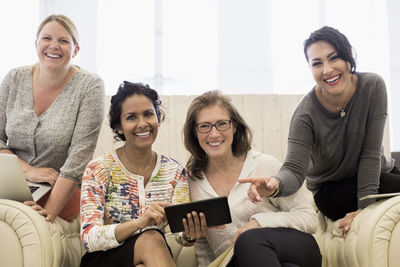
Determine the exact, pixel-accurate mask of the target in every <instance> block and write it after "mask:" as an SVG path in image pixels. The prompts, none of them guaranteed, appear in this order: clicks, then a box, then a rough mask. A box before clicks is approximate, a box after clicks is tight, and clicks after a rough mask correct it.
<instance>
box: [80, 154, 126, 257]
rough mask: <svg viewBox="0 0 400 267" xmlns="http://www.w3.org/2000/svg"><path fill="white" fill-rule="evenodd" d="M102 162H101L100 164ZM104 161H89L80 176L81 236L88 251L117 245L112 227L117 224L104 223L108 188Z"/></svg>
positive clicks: (106, 248)
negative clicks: (81, 176)
mask: <svg viewBox="0 0 400 267" xmlns="http://www.w3.org/2000/svg"><path fill="white" fill-rule="evenodd" d="M102 163H103V164H102ZM104 164H106V163H105V162H101V161H100V160H94V161H91V162H89V164H88V165H87V167H86V170H85V173H84V175H83V178H82V189H81V238H82V242H83V246H84V248H85V249H86V251H88V252H93V251H99V250H108V249H111V248H115V247H118V246H119V245H120V243H118V241H117V240H116V239H115V235H114V229H115V227H116V226H117V224H109V225H105V224H104V207H105V203H106V200H105V195H106V192H107V189H108V182H109V180H108V176H109V174H108V173H107V170H108V168H105V166H103V165H104Z"/></svg>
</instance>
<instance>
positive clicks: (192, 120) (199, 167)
mask: <svg viewBox="0 0 400 267" xmlns="http://www.w3.org/2000/svg"><path fill="white" fill-rule="evenodd" d="M214 105H219V106H220V107H221V108H223V109H225V110H226V111H227V112H228V114H229V116H230V119H231V120H232V124H233V125H234V126H236V132H235V134H234V135H233V142H232V153H233V155H234V156H236V157H238V156H242V155H246V154H247V152H248V151H249V150H250V149H251V143H252V139H253V133H252V132H251V130H250V127H249V126H248V125H247V123H246V122H245V120H244V119H243V117H242V116H241V115H240V114H239V112H238V110H237V109H236V108H235V107H234V106H233V104H232V101H231V99H230V98H229V97H227V96H224V95H222V94H221V93H220V92H219V91H217V90H214V91H208V92H205V93H204V94H202V95H200V96H198V97H196V98H195V99H193V101H192V103H191V104H190V106H189V109H188V111H187V115H186V121H185V125H184V126H183V136H184V143H185V148H186V149H187V150H188V151H189V152H190V158H189V160H188V163H187V165H186V167H187V173H188V176H189V177H190V178H192V179H201V172H202V171H204V170H205V169H206V167H207V164H208V158H207V155H206V153H205V152H204V150H203V149H202V148H201V146H200V144H199V140H198V138H197V133H196V119H197V114H198V113H199V112H200V110H201V109H203V108H206V107H211V106H214Z"/></svg>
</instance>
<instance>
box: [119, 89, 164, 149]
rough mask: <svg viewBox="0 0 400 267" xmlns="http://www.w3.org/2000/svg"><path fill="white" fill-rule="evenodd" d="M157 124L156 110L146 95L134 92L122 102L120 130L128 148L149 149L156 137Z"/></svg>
mask: <svg viewBox="0 0 400 267" xmlns="http://www.w3.org/2000/svg"><path fill="white" fill-rule="evenodd" d="M158 126H159V122H158V119H157V115H156V111H155V110H154V106H153V104H152V102H151V100H150V99H149V98H147V97H146V96H144V95H137V94H135V95H132V96H130V97H128V98H126V99H125V101H124V102H123V103H122V107H121V129H120V131H121V134H123V135H124V136H125V139H126V145H127V146H128V147H129V148H132V149H139V150H143V149H149V148H150V149H151V146H152V145H153V143H154V141H155V140H156V137H157V133H158Z"/></svg>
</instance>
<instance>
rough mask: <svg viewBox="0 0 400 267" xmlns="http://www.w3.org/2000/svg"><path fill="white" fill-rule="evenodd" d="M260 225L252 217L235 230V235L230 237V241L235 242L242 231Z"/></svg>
mask: <svg viewBox="0 0 400 267" xmlns="http://www.w3.org/2000/svg"><path fill="white" fill-rule="evenodd" d="M260 227H261V225H259V224H258V222H257V221H256V220H254V219H251V220H250V221H249V222H248V223H246V224H245V225H243V226H242V227H240V228H239V229H238V230H237V231H236V234H235V236H234V237H233V239H232V243H235V242H236V239H237V238H238V237H239V236H240V235H241V234H242V233H243V232H246V231H247V230H250V229H253V228H260Z"/></svg>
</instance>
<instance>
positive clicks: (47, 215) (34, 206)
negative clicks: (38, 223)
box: [24, 201, 55, 221]
mask: <svg viewBox="0 0 400 267" xmlns="http://www.w3.org/2000/svg"><path fill="white" fill-rule="evenodd" d="M24 204H25V205H27V206H31V208H32V209H34V210H36V211H37V212H38V213H39V214H40V215H42V216H43V217H44V218H45V219H46V221H53V220H54V219H55V218H53V217H54V216H53V215H52V214H51V213H50V212H49V211H48V210H46V209H44V208H42V207H41V206H40V205H39V204H37V203H36V202H35V201H25V202H24Z"/></svg>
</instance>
